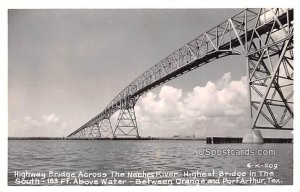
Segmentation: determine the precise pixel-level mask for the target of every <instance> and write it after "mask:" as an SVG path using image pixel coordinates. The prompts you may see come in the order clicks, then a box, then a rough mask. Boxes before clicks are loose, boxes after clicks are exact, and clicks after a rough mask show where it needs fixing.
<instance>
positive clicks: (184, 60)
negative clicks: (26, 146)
mask: <svg viewBox="0 0 300 192" xmlns="http://www.w3.org/2000/svg"><path fill="white" fill-rule="evenodd" d="M292 24H293V9H245V10H243V11H241V12H240V13H238V14H236V15H234V16H233V17H231V18H229V19H227V20H226V21H224V22H222V23H221V24H219V25H217V26H216V27H214V28H212V29H210V30H208V31H207V32H205V33H203V34H202V35H200V36H198V37H197V38H196V39H194V40H192V41H191V42H189V43H187V44H186V45H184V46H182V47H181V48H180V49H178V50H176V51H175V52H173V53H171V54H170V55H169V56H167V57H166V58H164V59H163V60H161V61H160V62H158V63H157V64H156V65H154V66H153V67H151V68H150V69H148V70H147V71H146V72H144V73H143V74H142V75H141V76H139V77H138V78H136V79H135V80H134V81H133V82H132V83H130V84H129V85H128V86H127V87H126V88H125V89H123V90H122V91H121V92H120V93H119V94H118V95H117V96H116V97H115V98H114V99H113V100H112V101H111V102H110V103H109V104H108V105H107V107H106V108H105V109H104V110H103V111H102V112H101V113H99V114H97V115H96V116H95V117H93V118H92V119H91V120H89V121H88V122H87V123H85V124H84V125H82V126H81V127H80V128H78V129H77V130H75V131H74V132H73V133H71V134H70V135H68V137H74V136H76V137H80V135H79V133H80V132H82V131H84V132H85V129H88V128H91V127H93V126H94V125H98V126H99V123H100V122H101V121H103V120H105V119H108V120H109V118H110V117H111V116H112V115H113V114H114V113H115V112H116V111H118V110H122V109H123V110H124V109H127V110H128V109H133V110H134V105H135V103H136V102H137V100H138V98H139V97H140V96H141V95H142V94H144V93H145V92H147V91H149V90H151V89H153V88H155V87H157V86H159V85H161V84H163V83H165V82H167V81H169V80H171V79H174V78H176V77H178V76H180V75H183V74H185V73H187V72H188V71H191V70H193V69H196V68H198V67H200V66H203V65H205V64H207V63H209V62H211V61H213V60H215V59H218V58H222V57H225V56H228V55H244V56H245V57H250V56H253V55H255V54H256V52H259V51H260V50H263V49H265V48H267V49H270V48H271V46H274V45H276V46H277V44H278V46H279V47H280V49H282V48H283V45H282V46H281V45H279V44H281V43H283V42H285V41H287V40H288V39H292V38H293V32H292V29H290V28H291V26H292ZM274 31H275V32H276V31H283V32H284V33H285V35H283V37H282V38H280V39H279V40H277V41H276V40H274V39H273V38H272V44H271V43H269V44H267V43H263V46H262V45H260V47H259V45H255V44H257V42H255V41H257V40H256V39H259V40H258V41H260V44H262V43H261V42H262V41H265V42H267V41H268V39H270V36H271V34H272V33H273V32H274ZM264 35H265V36H266V37H264V39H262V36H264ZM270 42H271V41H270ZM278 46H277V47H278ZM281 47H282V48H281ZM280 53H281V50H279V49H278V51H277V52H274V55H276V54H277V55H279V54H280ZM253 58H254V56H253ZM258 59H259V58H256V59H253V60H256V61H257V60H258ZM248 65H249V63H248ZM248 67H249V69H248V75H249V76H250V73H251V71H253V70H255V69H253V68H254V67H252V69H251V67H250V66H248ZM268 74H269V75H270V73H268ZM250 86H251V85H250ZM250 91H251V90H250ZM250 97H251V96H250ZM258 103H261V102H258ZM253 107H254V106H253ZM251 108H252V107H251ZM256 108H257V107H256ZM129 115H131V114H129ZM133 115H134V113H133ZM134 121H135V116H134ZM109 125H110V126H111V124H110V122H109ZM132 126H133V127H134V126H135V125H134V122H133V125H132ZM136 129H137V127H136ZM111 130H112V135H113V136H115V134H114V131H116V130H114V131H113V129H112V128H111ZM136 131H137V130H136ZM90 132H91V133H92V132H93V130H91V131H90ZM98 132H99V134H100V131H98ZM122 132H123V131H122ZM123 133H124V132H123ZM124 134H125V133H124ZM125 135H126V134H125ZM81 136H86V135H84V134H81ZM137 136H138V132H137ZM99 137H101V134H100V135H99Z"/></svg>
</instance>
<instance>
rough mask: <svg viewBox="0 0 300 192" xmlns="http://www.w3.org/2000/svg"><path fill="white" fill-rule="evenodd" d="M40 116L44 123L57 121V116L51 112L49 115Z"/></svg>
mask: <svg viewBox="0 0 300 192" xmlns="http://www.w3.org/2000/svg"><path fill="white" fill-rule="evenodd" d="M42 118H43V120H44V123H45V124H49V123H56V122H58V121H59V118H58V117H56V115H55V114H53V113H52V114H50V115H43V116H42Z"/></svg>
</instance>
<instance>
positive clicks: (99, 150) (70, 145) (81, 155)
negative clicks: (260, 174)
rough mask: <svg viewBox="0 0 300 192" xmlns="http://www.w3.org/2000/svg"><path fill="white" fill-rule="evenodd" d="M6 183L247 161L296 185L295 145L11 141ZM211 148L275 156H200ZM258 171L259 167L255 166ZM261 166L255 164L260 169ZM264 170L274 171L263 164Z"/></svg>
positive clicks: (227, 166)
mask: <svg viewBox="0 0 300 192" xmlns="http://www.w3.org/2000/svg"><path fill="white" fill-rule="evenodd" d="M8 144H9V145H8V184H9V185H14V180H15V178H14V171H25V170H28V171H32V172H47V171H49V170H53V171H71V172H79V171H82V172H107V173H108V172H110V171H139V172H141V171H145V172H151V171H174V170H176V171H178V172H183V171H186V170H190V171H195V170H200V171H211V170H212V169H215V170H216V171H217V170H224V171H233V170H238V171H247V170H249V168H247V164H248V163H251V164H261V163H263V164H265V163H267V164H278V168H277V169H274V172H275V174H276V177H277V178H282V179H283V183H281V184H289V185H290V184H292V183H293V177H292V175H293V158H292V157H293V145H292V144H263V145H255V144H251V145H250V144H249V145H248V144H222V145H207V144H205V142H203V141H172V140H169V141H162V140H161V141H157V140H156V141H120V140H119V141H105V140H102V141H100V140H90V141H87V140H84V141H72V140H69V141H66V140H62V141H59V140H9V142H8ZM203 148H209V149H227V148H231V149H247V148H250V149H254V150H256V151H257V150H259V149H267V150H269V149H272V150H276V155H275V156H272V155H271V156H268V155H267V156H258V155H249V156H201V155H199V150H200V149H203ZM251 169H252V168H251ZM253 169H255V168H253ZM256 170H257V168H256ZM262 170H273V169H268V168H262Z"/></svg>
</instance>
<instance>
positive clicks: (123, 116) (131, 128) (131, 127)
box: [113, 108, 139, 137]
mask: <svg viewBox="0 0 300 192" xmlns="http://www.w3.org/2000/svg"><path fill="white" fill-rule="evenodd" d="M113 135H114V137H116V136H126V137H129V136H134V137H139V132H138V127H137V122H136V117H135V111H134V108H127V109H126V108H124V109H121V111H120V114H119V117H118V121H117V125H116V128H115V130H114V132H113Z"/></svg>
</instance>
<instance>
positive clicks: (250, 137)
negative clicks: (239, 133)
mask: <svg viewBox="0 0 300 192" xmlns="http://www.w3.org/2000/svg"><path fill="white" fill-rule="evenodd" d="M243 143H251V144H262V143H264V140H263V137H262V135H261V132H260V130H253V129H251V130H249V131H248V132H247V133H246V134H245V135H244V137H243Z"/></svg>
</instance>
